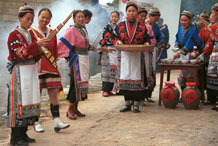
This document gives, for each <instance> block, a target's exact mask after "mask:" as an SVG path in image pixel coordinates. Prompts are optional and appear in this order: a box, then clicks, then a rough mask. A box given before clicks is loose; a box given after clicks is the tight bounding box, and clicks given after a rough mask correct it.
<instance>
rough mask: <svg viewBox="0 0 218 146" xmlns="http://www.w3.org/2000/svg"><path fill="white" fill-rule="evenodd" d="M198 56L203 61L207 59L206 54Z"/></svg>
mask: <svg viewBox="0 0 218 146" xmlns="http://www.w3.org/2000/svg"><path fill="white" fill-rule="evenodd" d="M198 58H200V60H201V61H206V59H207V58H206V56H205V55H204V54H201V55H199V56H198Z"/></svg>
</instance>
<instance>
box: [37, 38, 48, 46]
mask: <svg viewBox="0 0 218 146" xmlns="http://www.w3.org/2000/svg"><path fill="white" fill-rule="evenodd" d="M49 41H50V40H49V38H48V37H45V38H42V39H40V40H38V41H37V42H36V43H37V45H38V46H43V47H47V46H48V44H49Z"/></svg>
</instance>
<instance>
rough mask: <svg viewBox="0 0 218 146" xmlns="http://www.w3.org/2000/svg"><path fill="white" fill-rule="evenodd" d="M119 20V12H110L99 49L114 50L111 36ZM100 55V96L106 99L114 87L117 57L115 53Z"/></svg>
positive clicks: (102, 53)
mask: <svg viewBox="0 0 218 146" xmlns="http://www.w3.org/2000/svg"><path fill="white" fill-rule="evenodd" d="M118 20H119V12H118V11H112V12H111V14H110V23H108V24H107V25H106V26H105V28H104V32H103V35H102V39H101V40H100V43H99V44H100V45H101V47H105V48H108V49H110V48H115V47H114V46H113V44H112V42H111V36H112V33H113V31H114V30H115V27H116V23H117V22H118ZM99 54H100V55H101V80H102V91H103V92H102V95H103V96H104V97H107V96H109V95H113V93H112V92H111V91H112V90H113V87H114V82H115V75H116V70H117V57H116V52H115V51H112V52H100V53H99Z"/></svg>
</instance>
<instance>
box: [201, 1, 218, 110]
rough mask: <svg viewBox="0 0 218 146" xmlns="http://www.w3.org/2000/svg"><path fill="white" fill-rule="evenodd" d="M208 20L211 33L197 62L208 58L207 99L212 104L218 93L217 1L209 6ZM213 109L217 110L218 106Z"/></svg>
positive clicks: (214, 102)
mask: <svg viewBox="0 0 218 146" xmlns="http://www.w3.org/2000/svg"><path fill="white" fill-rule="evenodd" d="M210 22H211V25H209V26H208V27H209V29H210V31H209V33H210V34H211V35H210V37H209V39H208V42H207V45H206V47H205V49H204V51H203V52H202V54H201V55H200V56H199V57H198V59H197V60H198V62H200V61H202V62H205V61H207V60H209V65H208V72H207V100H208V104H212V105H214V104H216V101H217V95H218V78H217V74H218V71H217V68H218V3H216V4H214V5H213V6H212V8H211V14H210ZM207 29H208V28H207ZM209 29H208V30H209ZM213 109H216V110H217V111H218V106H217V107H214V108H213Z"/></svg>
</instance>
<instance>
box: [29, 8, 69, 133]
mask: <svg viewBox="0 0 218 146" xmlns="http://www.w3.org/2000/svg"><path fill="white" fill-rule="evenodd" d="M51 17H52V13H51V11H50V10H49V9H48V8H42V9H41V10H40V11H39V14H38V21H39V22H38V25H37V26H36V27H35V28H32V29H31V31H33V32H34V34H35V36H36V37H37V38H40V39H42V38H44V37H46V36H48V35H49V34H50V33H51V32H52V29H50V28H49V27H47V25H48V24H49V23H50V20H51ZM47 49H48V50H49V51H50V52H51V54H52V56H53V57H54V59H55V60H56V59H57V53H58V52H57V37H56V36H55V37H54V38H52V40H51V41H50V43H49V45H48V47H47ZM38 72H39V81H40V90H41V91H40V93H41V92H42V89H43V88H47V89H48V95H49V98H50V110H51V114H52V117H53V119H54V122H55V124H54V129H55V131H56V132H58V131H60V129H65V128H67V127H69V126H70V125H69V124H64V123H62V122H61V121H60V113H59V105H58V99H57V94H58V90H59V89H60V88H61V87H62V85H61V78H60V74H59V72H58V70H57V69H56V68H54V67H53V66H52V65H51V63H49V61H48V59H46V58H45V56H42V57H41V59H40V60H39V61H38ZM35 130H36V132H43V131H44V130H43V128H42V126H41V124H40V123H39V121H38V122H36V123H35Z"/></svg>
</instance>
